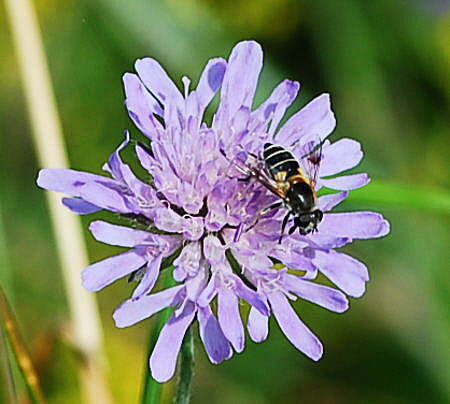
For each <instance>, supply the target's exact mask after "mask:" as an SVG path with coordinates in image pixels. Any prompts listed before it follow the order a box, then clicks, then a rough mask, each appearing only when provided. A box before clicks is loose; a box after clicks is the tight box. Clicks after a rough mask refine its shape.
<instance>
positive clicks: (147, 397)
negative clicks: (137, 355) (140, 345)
mask: <svg viewBox="0 0 450 404" xmlns="http://www.w3.org/2000/svg"><path fill="white" fill-rule="evenodd" d="M172 270H173V266H170V267H168V268H166V269H165V270H164V271H163V273H164V275H165V279H164V284H163V289H167V288H170V287H171V286H174V284H175V281H174V279H173V276H172ZM172 312H173V309H172V308H167V309H165V310H164V311H162V312H161V314H160V315H159V318H158V321H157V323H156V324H155V326H154V328H153V332H152V334H151V337H150V343H149V349H148V355H147V358H148V360H147V363H146V372H145V382H144V392H143V394H142V404H159V402H160V399H161V390H162V386H163V385H162V384H161V383H158V382H157V381H156V380H155V379H153V377H152V375H151V373H150V372H149V370H148V362H149V359H150V355H151V353H152V351H153V347H154V346H155V344H156V341H157V340H158V336H159V333H160V332H161V330H162V328H163V327H164V324H166V323H167V321H168V320H169V318H170V316H171V315H172Z"/></svg>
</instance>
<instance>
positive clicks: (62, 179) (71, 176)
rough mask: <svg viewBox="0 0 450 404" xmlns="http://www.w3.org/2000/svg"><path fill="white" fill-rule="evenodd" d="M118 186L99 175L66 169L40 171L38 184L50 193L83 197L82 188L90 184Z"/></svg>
mask: <svg viewBox="0 0 450 404" xmlns="http://www.w3.org/2000/svg"><path fill="white" fill-rule="evenodd" d="M95 181H100V182H105V183H109V184H116V182H115V181H113V180H111V179H109V178H107V177H103V176H101V175H97V174H91V173H86V172H84V171H76V170H69V169H65V168H44V169H43V170H40V171H39V175H38V179H37V184H38V185H39V186H40V187H41V188H44V189H48V190H50V191H56V192H63V193H65V194H69V195H73V196H81V195H80V188H81V186H82V185H84V184H86V183H90V182H95Z"/></svg>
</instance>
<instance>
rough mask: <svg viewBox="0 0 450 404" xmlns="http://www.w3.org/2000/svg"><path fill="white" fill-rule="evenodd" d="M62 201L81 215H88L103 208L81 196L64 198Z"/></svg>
mask: <svg viewBox="0 0 450 404" xmlns="http://www.w3.org/2000/svg"><path fill="white" fill-rule="evenodd" d="M62 203H63V204H64V206H66V207H68V208H69V209H70V210H71V211H72V212H75V213H78V214H79V215H88V214H90V213H95V212H98V211H99V210H101V209H102V208H99V207H98V206H96V205H93V204H92V203H89V202H86V201H84V200H83V199H80V198H62Z"/></svg>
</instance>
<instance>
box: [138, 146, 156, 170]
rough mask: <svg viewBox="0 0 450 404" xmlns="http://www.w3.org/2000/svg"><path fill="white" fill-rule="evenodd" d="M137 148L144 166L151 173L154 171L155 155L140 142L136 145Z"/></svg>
mask: <svg viewBox="0 0 450 404" xmlns="http://www.w3.org/2000/svg"><path fill="white" fill-rule="evenodd" d="M135 150H136V155H137V156H138V159H139V162H140V163H141V165H142V167H144V168H145V169H146V170H147V171H148V172H149V173H152V171H153V170H152V168H153V165H154V164H155V160H154V159H153V157H151V156H150V154H149V152H148V151H147V150H146V149H145V148H143V147H142V146H141V145H139V144H137V145H136V147H135Z"/></svg>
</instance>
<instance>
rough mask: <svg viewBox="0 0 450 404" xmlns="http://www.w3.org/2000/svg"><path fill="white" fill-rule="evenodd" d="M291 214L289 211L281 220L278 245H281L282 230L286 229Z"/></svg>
mask: <svg viewBox="0 0 450 404" xmlns="http://www.w3.org/2000/svg"><path fill="white" fill-rule="evenodd" d="M291 214H292V212H291V211H290V210H289V211H288V213H286V216H285V217H284V219H283V223H282V225H281V234H280V238H279V239H278V244H281V240H282V239H283V235H284V229H285V228H286V225H287V222H288V221H289V217H290V216H291Z"/></svg>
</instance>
